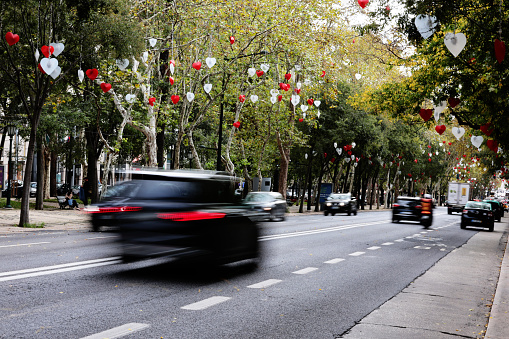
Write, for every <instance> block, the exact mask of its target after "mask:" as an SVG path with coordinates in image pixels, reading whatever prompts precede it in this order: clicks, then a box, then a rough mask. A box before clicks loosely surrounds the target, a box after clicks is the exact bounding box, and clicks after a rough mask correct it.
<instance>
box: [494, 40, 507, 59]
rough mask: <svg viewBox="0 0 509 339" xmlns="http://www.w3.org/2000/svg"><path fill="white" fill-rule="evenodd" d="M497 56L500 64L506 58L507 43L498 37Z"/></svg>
mask: <svg viewBox="0 0 509 339" xmlns="http://www.w3.org/2000/svg"><path fill="white" fill-rule="evenodd" d="M495 57H496V58H497V61H498V63H499V64H501V63H502V61H504V58H505V43H504V42H503V41H500V40H498V39H495Z"/></svg>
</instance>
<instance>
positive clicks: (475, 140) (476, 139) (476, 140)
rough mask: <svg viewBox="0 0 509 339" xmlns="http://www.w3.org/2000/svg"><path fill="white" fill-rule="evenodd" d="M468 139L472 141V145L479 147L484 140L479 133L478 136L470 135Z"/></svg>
mask: <svg viewBox="0 0 509 339" xmlns="http://www.w3.org/2000/svg"><path fill="white" fill-rule="evenodd" d="M470 141H471V142H472V145H474V146H475V147H477V148H479V147H481V144H482V142H483V141H484V138H483V137H482V136H481V135H479V136H475V135H472V137H471V138H470Z"/></svg>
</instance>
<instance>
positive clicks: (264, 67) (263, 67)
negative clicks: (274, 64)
mask: <svg viewBox="0 0 509 339" xmlns="http://www.w3.org/2000/svg"><path fill="white" fill-rule="evenodd" d="M260 68H261V69H262V71H264V72H267V71H268V70H269V68H270V65H269V64H261V65H260Z"/></svg>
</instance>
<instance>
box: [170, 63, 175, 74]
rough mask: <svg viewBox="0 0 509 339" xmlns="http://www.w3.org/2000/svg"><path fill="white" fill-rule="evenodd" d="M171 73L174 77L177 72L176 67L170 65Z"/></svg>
mask: <svg viewBox="0 0 509 339" xmlns="http://www.w3.org/2000/svg"><path fill="white" fill-rule="evenodd" d="M170 72H171V75H173V73H174V72H175V66H173V64H170Z"/></svg>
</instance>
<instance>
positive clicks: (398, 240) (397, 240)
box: [394, 239, 405, 242]
mask: <svg viewBox="0 0 509 339" xmlns="http://www.w3.org/2000/svg"><path fill="white" fill-rule="evenodd" d="M394 241H395V242H403V241H405V239H396V240H394Z"/></svg>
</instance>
